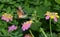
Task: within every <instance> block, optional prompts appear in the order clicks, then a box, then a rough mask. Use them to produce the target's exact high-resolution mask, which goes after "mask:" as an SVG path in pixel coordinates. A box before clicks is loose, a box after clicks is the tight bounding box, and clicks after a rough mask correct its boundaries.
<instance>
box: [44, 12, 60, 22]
mask: <svg viewBox="0 0 60 37" xmlns="http://www.w3.org/2000/svg"><path fill="white" fill-rule="evenodd" d="M45 15H46V17H45V18H46V20H48V19H49V18H51V19H54V21H55V22H57V18H59V16H58V13H56V12H49V11H47V13H46V14H45Z"/></svg>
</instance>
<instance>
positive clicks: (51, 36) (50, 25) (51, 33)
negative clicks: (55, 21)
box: [50, 19, 53, 37]
mask: <svg viewBox="0 0 60 37" xmlns="http://www.w3.org/2000/svg"><path fill="white" fill-rule="evenodd" d="M50 35H51V37H53V36H52V27H51V19H50Z"/></svg>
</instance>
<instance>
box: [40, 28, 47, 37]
mask: <svg viewBox="0 0 60 37" xmlns="http://www.w3.org/2000/svg"><path fill="white" fill-rule="evenodd" d="M40 30H41V32H42V33H43V35H44V36H45V37H47V35H46V34H45V32H44V30H43V28H40Z"/></svg>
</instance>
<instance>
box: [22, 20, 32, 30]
mask: <svg viewBox="0 0 60 37" xmlns="http://www.w3.org/2000/svg"><path fill="white" fill-rule="evenodd" d="M31 24H32V21H31V20H30V21H27V22H24V23H23V24H22V30H23V31H25V30H28V29H29V28H30V26H31Z"/></svg>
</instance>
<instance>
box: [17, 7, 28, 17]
mask: <svg viewBox="0 0 60 37" xmlns="http://www.w3.org/2000/svg"><path fill="white" fill-rule="evenodd" d="M17 15H18V17H19V18H25V17H26V16H27V15H25V14H24V12H23V10H22V8H21V7H19V8H18V11H17Z"/></svg>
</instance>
